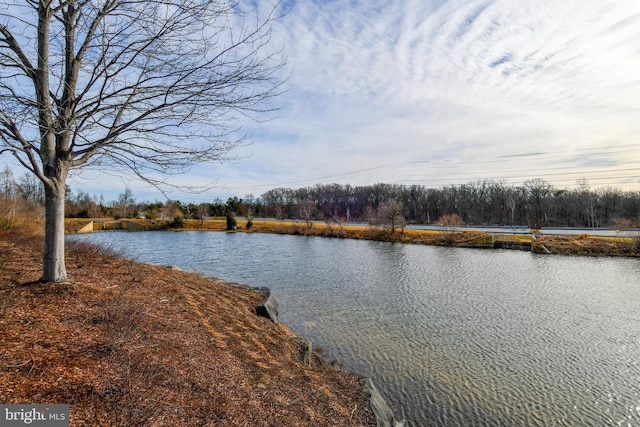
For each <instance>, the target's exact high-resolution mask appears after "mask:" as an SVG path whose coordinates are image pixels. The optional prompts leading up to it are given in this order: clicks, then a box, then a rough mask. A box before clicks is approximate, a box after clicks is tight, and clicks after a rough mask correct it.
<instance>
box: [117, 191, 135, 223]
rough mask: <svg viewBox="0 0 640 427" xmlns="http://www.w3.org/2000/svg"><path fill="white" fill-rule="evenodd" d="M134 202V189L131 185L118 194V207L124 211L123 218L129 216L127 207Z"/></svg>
mask: <svg viewBox="0 0 640 427" xmlns="http://www.w3.org/2000/svg"><path fill="white" fill-rule="evenodd" d="M134 203H135V199H134V198H133V191H131V189H130V188H129V187H125V189H124V191H123V192H122V193H120V194H118V208H119V209H120V210H121V212H122V218H127V209H128V208H129V206H131V205H133V204H134Z"/></svg>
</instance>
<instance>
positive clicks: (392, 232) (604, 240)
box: [66, 217, 640, 257]
mask: <svg viewBox="0 0 640 427" xmlns="http://www.w3.org/2000/svg"><path fill="white" fill-rule="evenodd" d="M251 222H252V223H251V225H250V227H248V220H247V219H246V218H238V219H237V225H236V227H235V228H234V229H232V230H227V223H226V220H225V218H224V217H217V218H212V219H205V220H193V219H189V220H182V221H181V222H180V223H179V224H175V222H173V221H170V220H148V219H120V220H114V219H110V218H96V219H67V222H66V229H67V233H83V232H93V231H115V230H128V231H160V230H173V231H186V230H194V231H195V230H200V231H227V232H243V233H274V234H291V235H301V236H320V237H334V238H346V239H360V240H374V241H382V242H394V243H410V244H425V245H438V246H457V247H467V248H484V249H513V250H526V251H532V252H535V253H541V254H564V255H586V256H624V257H638V256H640V242H639V241H638V240H639V239H638V238H631V237H603V236H594V235H590V234H580V235H577V236H557V235H545V234H544V233H542V232H540V230H526V231H528V232H527V233H525V232H519V233H518V234H504V233H499V234H497V233H488V232H483V231H479V230H466V229H459V228H457V227H450V228H448V227H445V228H444V229H442V230H423V229H414V228H399V227H395V228H394V229H391V228H390V227H388V226H384V227H383V226H370V225H364V224H363V225H360V224H359V225H353V224H344V223H341V222H338V221H327V222H318V221H314V222H309V223H307V222H305V221H300V220H297V221H296V220H273V219H252V221H251Z"/></svg>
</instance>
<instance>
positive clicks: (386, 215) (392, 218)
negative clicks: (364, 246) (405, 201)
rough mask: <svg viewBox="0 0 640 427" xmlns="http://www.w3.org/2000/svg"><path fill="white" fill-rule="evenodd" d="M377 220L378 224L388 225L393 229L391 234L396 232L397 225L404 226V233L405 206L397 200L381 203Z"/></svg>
mask: <svg viewBox="0 0 640 427" xmlns="http://www.w3.org/2000/svg"><path fill="white" fill-rule="evenodd" d="M376 221H377V223H378V224H382V225H387V226H388V227H389V228H390V229H391V234H393V233H395V232H396V228H397V227H400V228H402V231H403V233H404V227H405V218H404V206H403V205H402V203H401V202H398V201H395V200H390V201H388V202H386V203H380V205H379V206H378V210H377V213H376Z"/></svg>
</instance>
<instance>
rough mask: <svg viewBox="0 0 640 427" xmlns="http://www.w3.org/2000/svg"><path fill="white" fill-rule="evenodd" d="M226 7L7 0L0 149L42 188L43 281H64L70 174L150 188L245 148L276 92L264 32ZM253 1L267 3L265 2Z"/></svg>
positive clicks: (0, 27)
mask: <svg viewBox="0 0 640 427" xmlns="http://www.w3.org/2000/svg"><path fill="white" fill-rule="evenodd" d="M242 4H243V3H241V2H237V3H236V2H227V1H224V0H157V1H153V0H151V1H130V0H100V1H98V0H58V1H50V0H40V1H36V0H25V1H17V0H9V1H7V2H4V3H3V4H2V5H0V153H3V152H9V153H11V154H13V155H14V156H15V157H16V158H17V160H18V161H19V162H20V163H21V164H22V165H23V166H24V167H25V168H27V169H28V170H29V171H31V172H32V173H33V174H35V176H37V177H38V178H39V179H40V180H41V181H42V182H43V184H44V187H45V197H46V201H45V206H46V221H45V251H44V260H43V276H42V279H41V280H43V281H65V280H66V279H67V273H66V268H65V263H64V200H65V189H66V180H67V176H68V174H69V173H70V172H71V171H72V170H75V169H78V168H81V167H85V166H94V167H100V168H103V169H107V170H118V171H122V170H128V171H129V172H131V173H132V174H133V175H134V176H137V177H139V178H141V179H144V180H146V181H147V182H150V183H152V184H154V185H163V184H166V183H167V178H168V176H170V175H173V174H178V173H183V172H185V171H187V170H188V169H189V168H190V167H191V166H193V165H194V164H196V163H200V162H217V161H223V160H225V159H228V158H229V157H230V152H231V150H233V149H234V148H237V147H238V146H240V145H242V144H243V143H244V142H245V137H244V136H242V135H241V134H240V133H239V132H238V131H239V128H240V126H241V123H242V122H241V120H245V117H246V116H249V117H251V118H254V119H259V117H260V113H264V112H265V111H267V110H269V109H270V107H269V104H268V102H267V101H268V100H269V99H270V98H272V97H274V96H276V95H278V94H279V93H280V92H281V85H282V83H283V78H282V76H281V73H280V71H281V70H282V68H283V66H284V59H283V57H282V52H281V51H280V50H274V49H272V47H271V45H272V43H271V40H270V36H271V24H272V23H273V22H274V20H276V19H277V18H278V17H279V16H281V12H282V13H284V11H283V8H284V6H283V5H282V4H280V3H279V2H278V3H276V5H275V6H273V7H272V8H270V9H269V10H268V11H266V13H265V11H262V10H259V9H258V8H257V6H256V8H255V9H252V10H245V11H243V10H242ZM260 4H263V3H262V2H261V3H260Z"/></svg>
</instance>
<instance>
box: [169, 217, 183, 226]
mask: <svg viewBox="0 0 640 427" xmlns="http://www.w3.org/2000/svg"><path fill="white" fill-rule="evenodd" d="M169 226H170V227H172V228H182V227H184V218H182V216H180V215H176V216H174V217H173V221H172V222H171V224H169Z"/></svg>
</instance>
